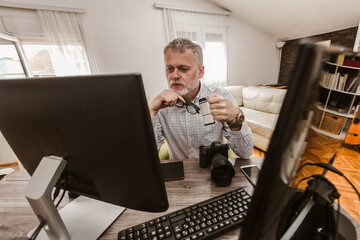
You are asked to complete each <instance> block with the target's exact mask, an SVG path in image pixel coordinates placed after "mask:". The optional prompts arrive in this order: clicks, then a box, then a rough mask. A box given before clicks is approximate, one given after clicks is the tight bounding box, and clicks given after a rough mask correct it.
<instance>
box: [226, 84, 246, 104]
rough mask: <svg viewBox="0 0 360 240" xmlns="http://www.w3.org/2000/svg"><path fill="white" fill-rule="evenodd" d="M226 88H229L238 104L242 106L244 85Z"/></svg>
mask: <svg viewBox="0 0 360 240" xmlns="http://www.w3.org/2000/svg"><path fill="white" fill-rule="evenodd" d="M224 88H225V89H227V90H228V91H229V92H230V93H231V95H232V96H233V97H234V98H235V100H236V102H237V104H238V106H242V105H243V96H242V91H243V88H244V86H241V85H239V86H226V87H224Z"/></svg>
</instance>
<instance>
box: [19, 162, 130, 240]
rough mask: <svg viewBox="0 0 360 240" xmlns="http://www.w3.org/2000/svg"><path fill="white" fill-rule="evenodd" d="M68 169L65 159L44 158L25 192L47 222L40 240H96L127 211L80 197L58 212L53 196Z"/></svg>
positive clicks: (33, 207)
mask: <svg viewBox="0 0 360 240" xmlns="http://www.w3.org/2000/svg"><path fill="white" fill-rule="evenodd" d="M65 165H66V160H64V159H63V158H59V157H56V156H48V157H44V158H43V159H42V160H41V162H40V164H39V165H38V167H37V168H36V170H35V172H34V174H33V175H32V177H31V179H30V182H29V184H28V185H27V186H26V188H25V197H26V199H27V200H28V202H29V203H30V205H31V207H32V209H33V211H34V213H35V214H36V216H37V217H38V218H39V220H40V222H41V221H42V220H43V219H45V221H46V225H45V226H44V227H43V229H42V230H41V232H40V233H39V235H38V237H37V239H97V238H98V237H100V235H101V234H102V233H103V232H104V231H105V230H106V229H107V228H108V227H109V226H110V225H111V224H112V223H113V222H114V221H115V220H116V218H117V217H118V216H119V215H120V214H121V213H122V212H123V211H124V210H125V208H124V207H120V206H116V205H113V204H109V203H105V202H102V201H99V200H95V199H91V198H87V197H83V196H80V197H78V198H77V199H75V200H73V201H72V202H71V203H69V204H67V205H66V206H65V207H63V208H62V209H61V210H60V211H59V212H58V211H57V209H56V207H55V205H54V203H53V201H52V199H51V192H52V190H53V188H54V187H55V185H56V182H57V180H58V179H59V177H60V175H61V173H62V172H63V170H64V168H65ZM33 231H34V230H32V231H31V232H30V233H29V234H28V236H31V234H32V232H33Z"/></svg>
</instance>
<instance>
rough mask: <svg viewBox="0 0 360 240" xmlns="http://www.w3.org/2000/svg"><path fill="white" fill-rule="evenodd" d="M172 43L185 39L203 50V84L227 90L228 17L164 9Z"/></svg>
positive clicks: (168, 34)
mask: <svg viewBox="0 0 360 240" xmlns="http://www.w3.org/2000/svg"><path fill="white" fill-rule="evenodd" d="M164 16H165V24H166V26H167V37H168V42H170V41H171V40H173V39H175V38H178V37H185V38H188V39H190V40H191V41H193V42H196V43H197V44H199V45H200V46H201V47H202V49H203V55H204V66H205V75H204V77H203V79H202V81H203V82H205V83H208V84H212V85H219V86H225V85H226V83H227V29H228V23H227V21H228V20H227V16H226V14H212V13H200V12H193V11H184V10H175V9H169V8H164Z"/></svg>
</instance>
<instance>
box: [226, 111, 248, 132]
mask: <svg viewBox="0 0 360 240" xmlns="http://www.w3.org/2000/svg"><path fill="white" fill-rule="evenodd" d="M239 110H240V111H239V114H238V115H237V116H236V121H235V123H234V124H228V125H229V127H230V128H237V127H240V126H241V125H242V124H243V122H244V120H245V116H244V113H243V111H241V109H240V108H239Z"/></svg>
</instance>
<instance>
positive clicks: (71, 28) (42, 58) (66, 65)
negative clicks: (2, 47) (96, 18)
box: [0, 7, 97, 77]
mask: <svg viewBox="0 0 360 240" xmlns="http://www.w3.org/2000/svg"><path fill="white" fill-rule="evenodd" d="M1 20H2V21H1ZM0 22H3V23H4V24H3V25H0V34H1V31H7V32H11V33H12V35H13V36H10V37H13V38H15V39H18V48H19V49H21V50H22V51H23V56H24V57H23V58H22V61H23V65H26V66H28V68H27V69H28V74H27V75H28V76H33V77H52V76H68V75H85V74H91V73H92V72H97V69H96V63H95V60H94V58H93V57H92V58H91V59H90V58H89V53H91V52H90V51H89V49H88V48H89V45H90V44H89V43H88V40H87V37H86V30H85V28H84V14H83V13H79V12H65V11H49V10H36V9H26V10H25V9H20V8H19V9H18V8H13V7H12V8H6V7H0ZM2 28H3V29H2ZM0 36H1V35H0ZM85 46H86V47H87V48H86V47H85ZM8 51H10V50H8ZM2 52H3V51H1V53H2ZM0 57H1V56H0ZM16 60H19V58H18V59H16V58H14V60H12V64H14V63H15V61H16ZM3 62H4V61H2V63H0V64H2V66H4V63H3ZM7 64H8V65H9V64H10V62H9V61H7ZM90 66H91V67H90ZM2 68H4V67H2ZM14 71H15V70H14ZM15 72H16V71H15ZM12 76H14V77H16V75H14V74H13V75H12ZM23 76H25V75H18V77H23Z"/></svg>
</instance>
